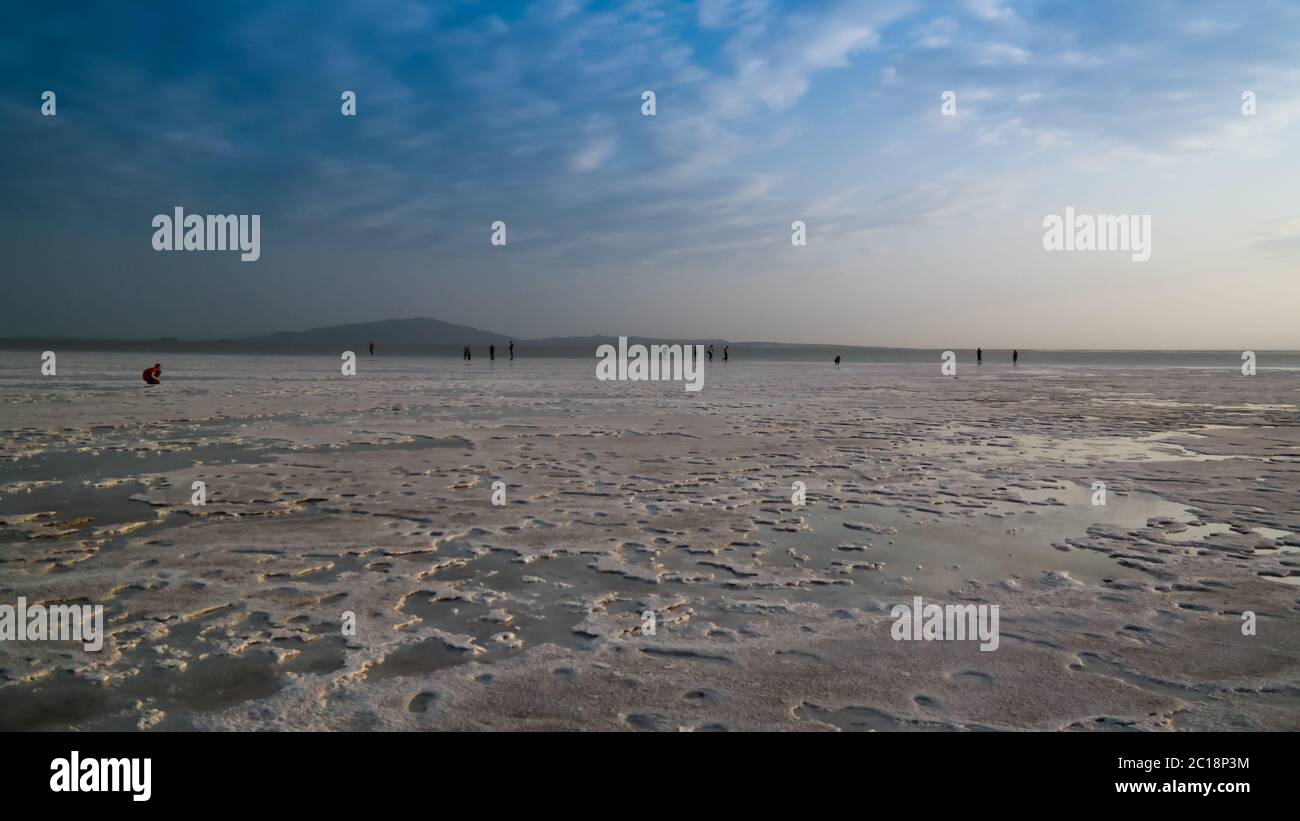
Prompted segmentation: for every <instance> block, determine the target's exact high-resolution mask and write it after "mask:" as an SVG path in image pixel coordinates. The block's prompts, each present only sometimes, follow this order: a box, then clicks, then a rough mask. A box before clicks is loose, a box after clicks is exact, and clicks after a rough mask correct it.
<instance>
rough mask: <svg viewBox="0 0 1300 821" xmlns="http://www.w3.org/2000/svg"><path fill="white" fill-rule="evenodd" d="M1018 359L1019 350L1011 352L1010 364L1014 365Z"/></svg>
mask: <svg viewBox="0 0 1300 821" xmlns="http://www.w3.org/2000/svg"><path fill="white" fill-rule="evenodd" d="M1019 361H1020V351H1012V352H1011V364H1012V365H1014V364H1016V363H1017V362H1019Z"/></svg>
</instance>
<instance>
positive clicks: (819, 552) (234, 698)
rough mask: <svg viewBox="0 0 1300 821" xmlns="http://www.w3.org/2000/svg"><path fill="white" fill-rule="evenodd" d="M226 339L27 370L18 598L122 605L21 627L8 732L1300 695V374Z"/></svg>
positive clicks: (9, 583) (14, 403)
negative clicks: (386, 347) (74, 630)
mask: <svg viewBox="0 0 1300 821" xmlns="http://www.w3.org/2000/svg"><path fill="white" fill-rule="evenodd" d="M194 359H195V360H196V362H197V367H196V375H195V376H193V377H191V378H185V379H176V380H175V382H174V383H173V382H172V380H170V379H169V380H168V382H165V383H164V385H163V386H162V387H164V388H166V389H167V390H165V391H157V392H153V391H152V390H151V391H146V390H144V389H140V388H136V387H134V386H132V387H131V388H130V389H128V388H126V387H124V386H123V385H122V384H120V383H119V382H117V381H115V380H114V379H112V378H108V377H106V378H104V379H102V380H95V379H86V378H84V377H82V378H80V379H78V380H76V381H72V380H70V381H69V382H68V383H67V384H66V385H64V384H63V383H61V382H60V383H54V384H51V383H49V382H47V381H41V380H37V379H33V378H31V377H30V376H27V375H24V374H16V373H15V372H14V371H13V367H12V365H11V363H10V362H6V363H5V368H4V369H0V386H3V387H4V388H5V389H6V390H5V391H4V395H6V396H7V397H9V399H8V400H7V401H6V402H5V403H4V404H3V405H0V420H3V421H2V424H3V427H5V428H6V431H5V433H6V436H5V440H4V441H5V445H4V449H3V450H0V460H2V461H0V487H5V488H7V491H6V492H4V493H3V494H0V495H2V496H3V498H0V521H3V522H5V524H4V525H0V595H2V596H3V597H4V599H5V600H10V599H13V598H16V597H17V596H19V595H23V596H26V597H27V598H28V599H29V600H31V601H38V600H46V601H72V600H78V601H86V602H96V603H103V604H105V605H106V609H107V611H108V613H107V615H108V620H109V632H110V638H109V642H108V647H106V649H105V651H103V652H102V653H100V654H88V653H85V652H83V651H81V650H79V649H78V648H77V647H76V646H75V645H71V644H65V643H34V642H27V643H24V644H22V645H21V646H19V645H14V644H10V643H4V644H0V675H2V677H3V681H4V682H5V683H4V684H3V685H0V728H5V729H31V728H37V727H39V728H59V727H79V728H86V729H98V728H110V727H111V728H128V729H129V728H142V729H147V728H160V729H166V728H190V727H200V728H202V727H240V728H254V727H257V728H264V727H303V726H313V727H334V728H350V729H368V728H374V727H408V726H410V727H416V726H419V727H423V726H440V727H466V726H476V727H481V726H503V725H501V724H498V723H496V722H499V721H504V720H505V719H502V718H500V717H501V716H514V718H513V719H510V720H509V721H513V722H519V723H520V726H546V727H563V728H576V727H587V728H601V727H607V728H624V729H676V728H678V727H686V728H688V729H699V730H702V731H703V730H718V729H729V728H738V729H739V728H745V727H782V726H793V725H792V723H794V724H807V723H812V724H813V725H815V726H818V727H825V728H839V729H923V730H932V729H961V730H975V729H983V728H1005V727H1039V728H1075V729H1108V728H1111V727H1116V726H1118V727H1123V728H1137V729H1160V728H1167V727H1179V728H1181V727H1188V728H1204V727H1218V726H1223V727H1239V726H1247V727H1267V728H1280V727H1290V726H1293V725H1294V724H1295V722H1296V713H1295V710H1294V707H1295V699H1294V698H1293V695H1292V694H1293V693H1294V692H1300V690H1297V676H1296V648H1295V647H1294V636H1295V634H1296V632H1297V631H1295V630H1294V626H1295V625H1294V619H1295V618H1296V613H1297V604H1296V599H1295V594H1294V592H1292V590H1291V585H1293V584H1296V580H1300V562H1297V560H1296V557H1295V555H1294V548H1295V545H1291V544H1287V540H1292V541H1294V535H1293V534H1294V533H1295V532H1297V530H1298V528H1297V525H1298V524H1300V522H1298V521H1297V518H1296V517H1297V514H1296V511H1295V510H1294V505H1287V504H1285V503H1283V500H1284V499H1286V498H1295V495H1294V494H1295V490H1296V489H1297V482H1296V472H1295V471H1296V468H1295V467H1294V462H1293V461H1292V460H1290V459H1287V458H1285V457H1286V456H1288V455H1290V454H1294V453H1295V449H1296V433H1295V426H1294V412H1293V410H1289V408H1292V407H1293V404H1292V403H1293V402H1294V399H1295V396H1296V393H1297V390H1298V389H1300V377H1297V375H1295V374H1284V375H1266V374H1262V375H1261V376H1260V377H1257V378H1255V379H1252V380H1245V381H1237V380H1232V379H1230V378H1227V377H1222V376H1216V375H1213V374H1200V375H1196V376H1189V375H1188V374H1186V373H1185V372H1170V373H1162V372H1156V373H1152V372H1149V371H1147V372H1142V373H1140V374H1129V373H1123V372H1120V373H1107V374H1104V375H1097V374H1078V375H1075V374H1071V373H1070V372H1068V371H1066V372H1059V371H1058V372H1054V373H1052V374H1050V378H1047V376H1044V378H1043V379H1041V380H1039V379H1036V378H1035V376H1034V374H1033V372H1032V371H1029V370H1028V369H1026V370H1025V371H1022V372H1019V373H1008V372H997V373H995V374H993V375H991V376H988V377H985V376H984V375H980V376H978V377H977V378H974V379H962V380H957V381H952V380H943V379H940V378H937V377H934V376H932V375H930V374H929V373H928V370H927V369H921V368H898V367H890V366H879V367H873V368H857V369H851V368H846V369H841V370H832V369H829V368H819V367H818V366H812V365H794V364H788V363H783V364H775V365H760V364H740V363H734V364H731V365H728V366H727V367H726V368H719V367H717V366H715V367H713V368H712V369H710V371H709V372H708V380H707V381H706V388H705V391H704V392H702V393H701V394H700V395H694V396H693V395H686V394H684V393H683V392H682V391H681V390H680V386H674V385H671V384H668V385H646V384H627V383H621V384H611V383H597V382H595V380H594V379H592V378H591V376H590V373H589V372H588V371H589V370H590V368H589V366H588V363H581V362H566V361H548V362H530V363H524V362H523V361H519V362H516V364H515V365H514V366H507V365H503V363H501V362H498V363H496V364H495V365H489V364H488V363H482V365H479V364H478V363H475V364H474V365H473V366H471V367H466V366H464V365H463V364H461V363H459V362H455V363H454V364H453V362H451V361H446V360H444V361H436V360H401V361H393V362H388V361H383V362H381V361H378V360H376V361H374V362H368V361H365V360H363V361H362V363H361V364H362V373H361V374H360V375H359V376H358V377H356V379H355V380H352V381H349V380H345V379H342V378H334V377H333V376H332V375H331V374H330V373H329V371H328V369H327V368H324V367H320V368H317V365H319V363H317V362H315V361H314V360H310V359H289V358H286V359H283V360H276V361H274V362H260V363H259V364H258V367H257V368H253V369H250V368H244V367H242V366H241V367H237V368H234V370H235V371H238V372H254V373H256V374H258V376H256V377H253V378H251V379H249V380H247V381H245V380H244V379H242V378H237V377H232V376H231V367H230V366H231V365H232V363H237V360H238V358H234V357H206V358H203V357H196V358H194ZM212 360H221V361H219V362H216V361H212ZM90 361H92V360H90V359H88V360H87V363H88V362H90ZM93 361H96V362H100V363H102V365H101V367H102V368H103V371H104V372H105V373H110V372H112V371H113V370H114V369H117V370H127V368H126V367H125V364H124V363H123V362H122V361H121V360H120V358H117V357H99V358H98V359H94V360H93ZM87 363H81V364H83V365H86V367H89V365H88V364H87ZM60 366H61V370H62V368H63V367H64V359H63V358H61V360H60ZM168 368H169V369H168V370H167V371H165V375H166V374H170V373H174V372H177V371H179V370H180V368H175V369H173V368H172V366H168ZM136 370H137V371H138V369H136ZM268 375H269V377H268ZM1197 380H1199V381H1197ZM1139 388H1140V389H1141V391H1142V392H1145V393H1149V394H1152V396H1153V399H1152V400H1151V401H1144V402H1142V403H1139V404H1134V403H1132V402H1128V401H1127V400H1125V401H1122V402H1114V403H1107V402H1100V401H1090V402H1089V404H1090V405H1092V406H1093V407H1090V408H1088V410H1087V411H1086V412H1083V413H1081V412H1080V408H1079V407H1078V400H1077V398H1075V397H1078V396H1080V395H1086V396H1088V397H1089V399H1090V400H1098V399H1105V398H1106V394H1107V392H1115V393H1116V394H1121V395H1133V394H1135V393H1137V392H1138V389H1139ZM1242 391H1246V394H1245V395H1240V394H1241V392H1242ZM15 397H25V401H24V400H23V399H15ZM1244 400H1249V401H1244ZM1216 408H1217V410H1216ZM70 420H76V422H77V425H76V426H75V427H72V428H70V427H69V421H70ZM1243 423H1244V424H1243ZM1185 434H1194V435H1185ZM498 479H500V480H502V481H505V482H506V483H507V485H508V498H509V503H508V504H507V505H505V506H504V507H494V506H493V505H491V503H490V496H491V488H490V486H491V483H492V482H493V481H496V480H498ZM119 480H120V481H119ZM195 480H201V481H204V482H205V483H206V484H207V485H208V488H209V503H208V505H206V506H205V507H203V508H195V507H194V506H191V505H190V504H189V496H190V493H191V490H190V484H191V482H192V481H195ZM795 480H800V481H804V482H805V483H806V485H807V492H808V503H807V504H806V505H804V506H795V505H794V504H792V503H791V500H790V486H791V483H792V482H793V481H795ZM1097 480H1104V481H1106V482H1107V484H1108V487H1109V493H1108V499H1107V504H1106V505H1105V506H1104V507H1102V506H1094V505H1093V504H1091V501H1090V499H1091V495H1092V491H1091V483H1092V482H1094V481H1097ZM50 481H53V482H56V483H55V484H40V483H41V482H50ZM1288 493H1289V494H1290V496H1289V497H1288V495H1287V494H1288ZM42 512H48V513H49V515H48V516H45V517H37V518H32V516H33V514H39V513H42ZM103 528H107V529H108V532H106V531H105V530H103ZM915 595H922V596H925V597H926V598H927V600H935V601H978V602H994V603H999V604H1000V606H1001V607H1002V608H1003V631H1004V635H1005V641H1004V647H1003V649H1001V650H999V651H996V652H994V653H987V654H984V653H979V652H978V651H976V652H974V654H973V655H972V654H969V653H966V650H968V649H969V648H968V647H964V646H961V645H960V644H959V643H942V644H917V645H911V644H907V643H896V642H892V641H891V640H890V639H889V626H890V622H889V620H888V619H887V618H886V617H885V614H886V613H887V612H888V607H889V606H890V605H891V604H892V603H894V602H897V601H910V599H911V597H912V596H915ZM646 610H653V611H654V612H655V613H656V617H657V630H656V633H655V635H654V636H647V635H644V634H643V633H642V632H641V625H642V614H643V613H644V612H645V611H646ZM1242 610H1254V611H1258V612H1259V613H1260V614H1261V615H1260V619H1261V626H1260V630H1259V633H1258V634H1257V635H1256V636H1254V637H1250V638H1246V637H1242V636H1241V634H1240V630H1239V613H1240V611H1242ZM344 611H347V612H351V613H354V614H355V616H356V618H357V623H358V629H357V632H356V634H355V635H348V636H345V635H343V633H342V630H341V621H342V618H343V613H344ZM1207 641H1208V642H1211V643H1212V644H1213V645H1214V647H1215V650H1214V653H1213V654H1210V655H1212V656H1213V658H1212V659H1206V660H1203V661H1201V662H1200V669H1197V665H1191V666H1189V665H1188V664H1187V663H1186V662H1185V660H1186V659H1187V658H1188V654H1201V656H1205V655H1206V651H1205V647H1206V642H1207ZM17 647H20V649H19V650H17V651H16V650H15V648H17ZM936 654H938V655H936ZM953 654H958V655H961V656H962V657H963V659H962V660H961V661H960V663H956V662H954V661H950V660H948V656H951V655H953ZM1198 658H1200V657H1199V656H1198ZM1036 665H1042V666H1043V668H1044V672H1041V673H1039V674H1037V675H1034V676H1031V677H1030V678H1028V679H1025V680H1023V681H1022V680H1020V679H1021V677H1022V676H1025V675H1028V673H1027V672H1025V671H1027V670H1032V669H1034V667H1035V666H1036ZM792 670H797V671H799V673H798V678H797V681H799V682H802V683H801V684H799V685H797V686H796V687H795V691H794V692H786V690H787V689H788V687H789V684H788V682H789V676H790V671H792ZM898 676H903V678H901V679H900V678H897V677H898ZM771 677H775V678H771ZM1184 679H1185V680H1184ZM777 682H785V683H783V684H779V685H778V684H777ZM1144 682H1145V683H1144ZM1151 682H1160V683H1161V684H1160V685H1159V686H1156V685H1155V684H1151ZM629 683H634V686H629ZM1044 683H1046V686H1045V685H1044ZM918 687H920V691H918V692H912V690H913V689H916V688H918ZM557 688H558V689H557ZM677 688H680V691H679V690H678V689H677ZM977 691H984V692H983V694H982V695H981V694H980V693H979V692H977ZM693 692H702V693H712V694H713V695H712V696H710V697H708V698H704V697H701V698H689V697H687V694H689V693H693ZM647 693H663V694H665V695H662V696H659V695H656V696H649V695H646V694H647ZM1180 694H1181V695H1180ZM1189 694H1194V695H1195V696H1196V697H1192V696H1191V695H1189ZM530 699H544V701H540V702H537V703H533V702H531V701H530ZM665 699H666V700H665ZM647 700H649V701H650V702H654V703H647ZM318 703H323V704H325V705H326V707H325V708H324V709H322V710H309V709H306V706H307V705H311V704H318ZM583 705H591V708H590V709H588V708H586V707H583ZM982 711H987V712H982ZM529 722H533V723H532V724H530V723H529ZM1108 722H1109V724H1108ZM508 723H509V722H507V724H508ZM512 726H513V725H512Z"/></svg>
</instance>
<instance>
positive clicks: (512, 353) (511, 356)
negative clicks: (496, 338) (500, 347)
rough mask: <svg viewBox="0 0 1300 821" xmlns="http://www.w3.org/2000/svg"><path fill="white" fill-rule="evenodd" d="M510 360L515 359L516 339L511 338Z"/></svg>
mask: <svg viewBox="0 0 1300 821" xmlns="http://www.w3.org/2000/svg"><path fill="white" fill-rule="evenodd" d="M510 361H511V362H514V361H515V341H514V340H513V339H512V340H510Z"/></svg>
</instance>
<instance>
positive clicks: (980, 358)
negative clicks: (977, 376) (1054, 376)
mask: <svg viewBox="0 0 1300 821" xmlns="http://www.w3.org/2000/svg"><path fill="white" fill-rule="evenodd" d="M712 358H713V348H709V359H712ZM722 361H723V362H726V361H727V353H726V351H723V353H722ZM835 364H836V365H838V364H840V358H839V357H838V356H836V357H835ZM975 364H976V365H983V364H984V349H983V348H976V349H975ZM1011 364H1012V365H1018V364H1020V351H1012V352H1011Z"/></svg>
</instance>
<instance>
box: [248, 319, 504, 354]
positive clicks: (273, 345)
mask: <svg viewBox="0 0 1300 821" xmlns="http://www.w3.org/2000/svg"><path fill="white" fill-rule="evenodd" d="M371 341H373V342H374V343H375V346H376V348H378V349H380V350H429V349H435V348H444V347H446V346H448V345H450V346H452V347H455V348H461V347H463V346H465V345H505V344H507V343H509V341H510V337H508V336H506V335H504V334H498V333H493V332H492V331H484V330H480V329H479V328H471V327H470V326H468V325H455V324H452V323H450V322H443V321H442V320H440V319H431V318H428V317H420V318H416V319H385V320H382V321H380V322H354V323H352V324H350V325H329V326H327V327H324V328H312V329H310V330H306V331H279V332H277V333H273V334H268V335H266V336H255V337H246V338H244V339H237V340H234V343H235V344H237V345H239V346H248V347H254V348H257V349H259V350H273V351H306V350H312V351H314V350H331V351H334V350H361V349H362V348H364V347H365V346H366V345H367V343H369V342H371Z"/></svg>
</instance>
